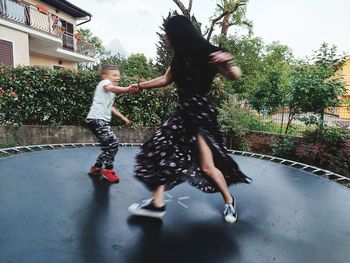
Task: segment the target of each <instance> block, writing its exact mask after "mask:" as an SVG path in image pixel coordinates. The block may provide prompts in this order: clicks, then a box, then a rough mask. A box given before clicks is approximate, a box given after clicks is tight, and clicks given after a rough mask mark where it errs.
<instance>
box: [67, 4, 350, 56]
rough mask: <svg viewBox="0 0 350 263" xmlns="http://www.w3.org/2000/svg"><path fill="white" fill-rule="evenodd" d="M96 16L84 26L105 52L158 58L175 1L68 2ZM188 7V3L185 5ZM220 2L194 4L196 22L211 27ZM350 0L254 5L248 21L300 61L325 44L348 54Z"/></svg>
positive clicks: (259, 32) (349, 49)
mask: <svg viewBox="0 0 350 263" xmlns="http://www.w3.org/2000/svg"><path fill="white" fill-rule="evenodd" d="M70 2H71V3H73V4H75V5H77V6H79V7H81V8H82V9H84V10H86V11H87V12H89V13H91V14H92V16H93V17H92V21H90V22H88V23H86V24H84V25H83V26H82V27H83V28H89V29H91V30H92V32H93V34H94V35H96V36H98V37H99V38H100V39H102V41H103V44H104V46H105V47H107V48H109V49H110V50H112V51H113V52H114V53H115V52H120V53H124V54H126V55H128V54H132V53H143V54H145V55H146V56H147V57H149V58H155V56H156V46H155V44H156V42H157V41H158V38H157V35H156V32H158V31H159V26H160V25H161V23H162V16H167V14H168V11H169V10H170V9H173V10H177V6H176V5H175V4H174V3H173V1H172V0H84V1H80V0H70ZM182 2H183V3H185V4H186V5H187V3H188V0H183V1H182ZM216 2H217V1H216V0H193V8H192V12H193V13H194V14H195V16H196V17H197V20H199V21H200V22H202V23H203V24H206V25H207V24H208V20H209V17H210V16H211V15H212V13H213V10H214V9H215V4H216ZM349 12H350V0H333V1H330V0H250V1H249V4H248V12H247V18H248V19H250V20H252V21H253V25H254V29H253V31H254V35H255V36H259V37H262V39H263V40H264V42H265V43H271V42H273V41H279V42H280V43H281V44H285V45H288V46H289V47H290V48H291V49H292V50H293V53H294V55H295V56H296V57H299V58H301V57H305V56H310V55H311V54H312V51H313V50H316V49H318V48H319V47H320V45H321V43H322V42H327V43H330V44H334V45H336V46H337V47H338V53H339V54H340V55H342V54H343V53H345V54H347V55H350V14H349Z"/></svg>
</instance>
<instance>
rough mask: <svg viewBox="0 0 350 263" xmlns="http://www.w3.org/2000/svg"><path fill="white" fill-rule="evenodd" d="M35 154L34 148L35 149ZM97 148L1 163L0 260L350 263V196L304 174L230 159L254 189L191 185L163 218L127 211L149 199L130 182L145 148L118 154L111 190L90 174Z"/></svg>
mask: <svg viewBox="0 0 350 263" xmlns="http://www.w3.org/2000/svg"><path fill="white" fill-rule="evenodd" d="M28 149H29V148H28ZM98 152H99V149H98V148H96V147H83V148H69V149H60V150H52V151H47V150H45V151H36V152H30V153H21V154H16V155H12V156H9V157H3V158H0V171H1V172H0V180H1V183H0V233H1V234H0V262H3V263H22V262H23V263H31V262H33V263H41V262H43V263H47V262H50V263H53V262H60V263H62V262H63V263H66V262H67V263H70V262H74V263H80V262H81V263H95V262H101V263H105V262H106V263H111V262H117V263H119V262H127V263H129V262H142V263H143V262H191V263H195V262H215V263H221V262H227V263H233V262H244V263H252V262H264V263H266V262H279V263H283V262H290V263H296V262H298V263H300V262H305V263H306V262H317V263H323V262H325V263H329V262H333V263H335V262H338V263H347V262H350V249H349V248H350V223H349V220H350V191H349V189H348V188H346V187H345V186H343V185H341V184H339V183H337V182H334V181H332V180H328V179H325V178H322V177H320V176H317V175H314V174H312V173H310V172H307V171H305V170H301V169H297V168H294V167H290V166H286V165H282V164H278V163H273V162H269V161H266V160H263V159H256V158H251V157H246V156H237V155H232V158H234V159H235V160H236V161H237V162H238V163H239V165H240V166H241V168H242V170H243V171H244V172H245V173H246V174H247V175H248V176H249V177H251V178H253V180H254V181H253V183H252V184H251V185H235V186H232V187H230V191H231V192H232V193H233V194H234V195H235V197H236V198H237V202H238V215H239V220H238V222H237V223H235V224H232V225H231V224H227V223H225V222H224V220H223V217H222V215H221V213H222V209H223V202H222V198H221V196H220V194H205V193H202V192H201V191H199V190H197V189H195V188H193V187H190V186H189V185H187V184H186V183H184V184H182V185H179V186H177V187H176V188H174V189H173V190H171V191H169V192H167V194H166V201H167V214H166V215H165V217H164V218H163V220H157V219H146V218H141V217H134V216H131V215H130V214H129V213H128V211H127V208H128V206H129V205H130V204H131V203H133V202H134V201H138V200H141V199H143V198H145V197H149V196H150V194H149V192H148V191H147V190H146V189H145V188H144V186H143V185H142V184H141V183H139V182H138V181H136V180H135V179H134V178H133V176H132V173H133V163H134V157H135V155H136V154H137V152H138V147H136V146H129V147H120V150H119V152H118V155H117V158H116V161H115V167H116V170H117V171H118V173H119V175H120V176H121V181H120V183H119V184H111V183H108V182H106V181H104V180H101V179H100V178H98V177H91V176H89V175H88V174H87V171H88V169H89V167H90V165H91V164H92V163H93V161H94V160H95V158H96V156H97V155H98Z"/></svg>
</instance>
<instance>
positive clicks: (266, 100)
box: [249, 42, 293, 113]
mask: <svg viewBox="0 0 350 263" xmlns="http://www.w3.org/2000/svg"><path fill="white" fill-rule="evenodd" d="M265 49H266V53H265V54H264V56H263V58H262V61H261V63H262V64H261V65H262V66H261V68H260V70H259V72H258V74H257V79H256V82H257V86H256V87H255V88H256V90H253V91H252V93H251V94H250V100H249V101H250V103H251V105H253V107H254V108H255V109H256V110H257V111H259V112H260V111H262V110H265V111H267V112H268V113H271V112H273V111H275V110H277V109H278V108H280V107H281V106H282V107H283V106H284V104H285V103H286V96H287V93H288V90H289V87H290V81H291V62H292V60H293V55H292V52H291V50H290V48H289V47H288V46H285V45H281V44H279V43H278V42H274V43H272V44H271V45H268V46H266V48H265Z"/></svg>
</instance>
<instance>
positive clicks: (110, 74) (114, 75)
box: [102, 70, 120, 85]
mask: <svg viewBox="0 0 350 263" xmlns="http://www.w3.org/2000/svg"><path fill="white" fill-rule="evenodd" d="M102 77H103V79H108V80H110V81H112V83H113V84H114V85H116V84H118V83H119V81H120V72H119V70H108V71H107V73H106V74H103V75H102Z"/></svg>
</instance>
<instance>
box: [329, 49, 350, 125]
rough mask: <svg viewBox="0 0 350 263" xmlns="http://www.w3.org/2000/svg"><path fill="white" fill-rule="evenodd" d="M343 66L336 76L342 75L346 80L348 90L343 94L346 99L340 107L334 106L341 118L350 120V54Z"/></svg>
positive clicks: (336, 113) (335, 111) (335, 112)
mask: <svg viewBox="0 0 350 263" xmlns="http://www.w3.org/2000/svg"><path fill="white" fill-rule="evenodd" d="M343 62H344V63H343V64H342V67H341V68H340V69H339V70H338V71H337V73H336V76H337V77H340V76H341V77H342V78H343V81H344V82H345V86H346V92H345V94H344V95H343V96H342V99H343V100H344V101H343V103H342V104H341V105H339V107H336V108H333V109H331V110H333V111H334V112H333V113H334V114H335V115H337V116H338V117H339V118H341V119H347V120H350V56H347V57H345V58H344V61H343ZM349 127H350V123H349Z"/></svg>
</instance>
